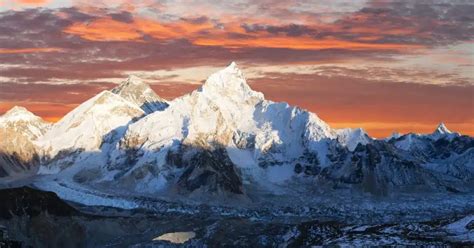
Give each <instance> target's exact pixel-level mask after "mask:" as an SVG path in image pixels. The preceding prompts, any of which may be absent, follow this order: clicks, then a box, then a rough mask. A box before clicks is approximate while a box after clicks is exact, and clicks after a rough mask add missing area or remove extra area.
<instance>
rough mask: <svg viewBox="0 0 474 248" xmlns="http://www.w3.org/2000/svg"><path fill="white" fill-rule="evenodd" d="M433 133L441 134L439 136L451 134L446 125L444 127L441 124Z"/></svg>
mask: <svg viewBox="0 0 474 248" xmlns="http://www.w3.org/2000/svg"><path fill="white" fill-rule="evenodd" d="M434 132H435V133H441V134H450V133H452V132H451V131H450V130H449V129H448V128H447V127H446V125H444V123H443V122H441V123H440V124H439V125H438V127H437V128H436V130H435V131H434Z"/></svg>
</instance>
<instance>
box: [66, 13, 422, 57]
mask: <svg viewBox="0 0 474 248" xmlns="http://www.w3.org/2000/svg"><path fill="white" fill-rule="evenodd" d="M365 31H368V30H365ZM370 31H371V32H375V31H374V30H370ZM394 31H395V30H394ZM396 31H397V32H401V31H399V30H396ZM64 32H66V33H69V34H74V35H78V36H80V37H81V38H83V39H87V40H93V41H143V35H145V34H146V35H149V36H151V37H153V38H156V39H160V40H174V39H183V38H184V39H188V40H189V41H190V42H191V43H193V44H195V45H199V46H220V47H228V48H247V47H265V48H289V49H297V50H302V49H307V50H321V49H348V50H361V49H379V50H401V49H419V48H423V46H421V45H413V44H396V43H370V42H362V41H364V39H360V41H346V40H341V39H337V38H334V37H332V38H324V39H315V38H313V37H310V36H306V35H303V36H287V35H280V34H268V33H264V32H255V33H251V34H249V33H246V31H245V30H244V29H243V28H242V27H241V25H240V23H236V22H232V23H227V24H225V25H224V28H216V27H215V25H214V24H212V23H210V22H208V21H205V22H201V23H193V22H187V21H177V22H173V23H161V22H158V21H154V20H150V19H143V18H142V19H135V20H134V21H133V22H131V23H125V22H120V21H116V20H113V19H111V18H101V19H97V20H94V21H92V22H90V23H75V24H73V25H71V26H69V27H68V28H67V29H66V30H64ZM232 34H238V35H242V36H243V38H240V37H239V38H234V37H232ZM372 37H373V36H370V38H372ZM370 38H369V39H367V40H366V41H371V39H370Z"/></svg>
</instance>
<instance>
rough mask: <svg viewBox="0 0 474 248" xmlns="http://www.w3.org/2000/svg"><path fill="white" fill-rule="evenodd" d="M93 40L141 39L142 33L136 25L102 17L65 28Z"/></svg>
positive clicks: (67, 31)
mask: <svg viewBox="0 0 474 248" xmlns="http://www.w3.org/2000/svg"><path fill="white" fill-rule="evenodd" d="M64 32H65V33H68V34H73V35H78V36H80V37H81V38H83V39H86V40H92V41H141V37H142V34H141V33H140V32H139V30H137V29H136V28H135V27H134V25H132V24H128V23H124V22H119V21H115V20H113V19H112V18H101V19H97V20H95V21H93V22H90V23H74V24H73V25H71V26H69V27H68V28H66V30H64Z"/></svg>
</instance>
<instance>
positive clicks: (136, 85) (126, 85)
mask: <svg viewBox="0 0 474 248" xmlns="http://www.w3.org/2000/svg"><path fill="white" fill-rule="evenodd" d="M149 88H150V86H149V85H148V84H147V83H145V82H144V81H143V79H141V78H139V77H137V76H135V75H130V76H128V78H127V79H126V80H125V81H123V82H122V83H120V84H119V85H117V86H116V87H115V88H113V89H111V90H110V91H111V92H112V93H114V94H118V95H121V94H122V93H124V92H128V93H130V92H133V93H134V94H138V95H140V94H143V93H144V91H146V90H148V89H149Z"/></svg>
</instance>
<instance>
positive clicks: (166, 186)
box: [34, 63, 474, 199]
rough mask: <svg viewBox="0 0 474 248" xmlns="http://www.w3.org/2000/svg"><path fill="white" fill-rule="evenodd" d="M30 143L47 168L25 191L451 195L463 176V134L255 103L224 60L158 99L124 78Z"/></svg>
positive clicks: (467, 168)
mask: <svg viewBox="0 0 474 248" xmlns="http://www.w3.org/2000/svg"><path fill="white" fill-rule="evenodd" d="M157 102H161V103H163V105H159V106H161V107H157V106H158V105H154V103H157ZM164 104H166V106H165V105H164ZM144 106H147V107H146V108H144ZM150 106H152V107H150ZM153 106H154V107H153ZM34 142H35V144H37V145H38V146H40V147H41V151H42V152H41V154H42V157H41V159H42V160H41V161H42V165H41V169H40V174H43V175H44V174H48V181H47V182H41V183H38V185H37V186H38V187H43V188H45V189H48V190H58V189H57V188H55V187H56V186H54V187H53V186H51V185H49V184H48V183H49V182H51V183H53V182H54V184H57V185H62V186H61V187H66V188H67V190H68V192H70V190H71V188H72V189H74V188H76V189H77V188H78V187H80V188H82V189H84V188H87V189H89V190H90V189H94V190H95V191H104V192H109V193H110V192H127V193H128V194H151V195H153V196H156V195H159V196H163V197H169V196H173V197H171V198H172V199H175V197H174V196H176V193H178V195H180V196H191V197H192V196H202V195H213V196H216V195H219V196H221V195H224V196H226V195H229V194H231V195H233V196H236V195H238V196H246V195H248V194H249V193H251V194H254V193H253V192H270V193H276V194H290V193H289V192H293V190H297V191H300V192H301V191H308V192H310V191H312V190H314V189H323V188H325V189H334V188H340V187H346V188H347V187H349V188H355V189H357V190H360V191H367V192H372V193H374V194H387V193H388V192H392V191H399V190H404V189H409V190H412V189H413V187H416V188H422V189H426V190H437V191H439V190H444V191H446V190H448V191H463V190H465V189H466V187H469V185H470V183H471V182H472V180H473V179H474V173H473V168H472V167H473V166H472V163H473V156H472V154H473V152H472V151H473V150H474V139H473V138H471V137H469V136H462V135H460V134H457V133H452V132H450V131H449V130H448V129H447V128H446V126H445V125H440V126H439V127H438V128H437V129H436V130H435V132H434V133H432V134H427V135H419V134H407V135H401V136H399V135H397V136H393V137H391V138H387V139H385V140H376V139H373V138H371V137H369V136H368V135H367V133H366V132H365V131H364V130H362V129H333V128H331V127H330V126H329V125H328V124H327V123H325V122H324V121H323V120H321V119H320V118H319V117H318V116H317V115H316V114H314V113H311V112H309V111H306V110H304V109H301V108H298V107H294V106H290V105H288V104H287V103H277V102H272V101H269V100H266V99H265V97H264V95H263V94H262V93H260V92H256V91H254V90H252V89H251V88H250V86H249V85H248V84H247V82H246V80H245V77H244V75H243V72H242V71H241V70H239V69H238V68H237V65H236V64H235V63H232V64H230V65H229V66H228V67H226V68H225V69H223V70H221V71H218V72H216V73H214V74H213V75H211V76H210V77H209V78H208V79H207V81H206V82H205V83H204V84H203V85H202V86H201V87H200V88H199V89H197V90H195V91H193V92H191V93H190V94H187V95H185V96H182V97H179V98H177V99H175V100H173V101H170V102H164V101H161V98H159V97H158V96H156V94H155V93H153V92H152V90H151V89H150V88H149V87H148V86H147V85H146V84H144V83H143V82H142V81H141V80H139V79H137V78H129V79H127V80H126V81H125V82H124V83H122V84H121V85H120V86H118V87H116V88H115V89H113V90H111V91H104V92H102V93H100V94H98V95H97V96H95V97H93V98H91V99H90V100H88V101H86V102H84V103H83V104H81V105H80V106H78V107H77V108H76V109H74V110H73V111H71V112H70V113H69V114H67V115H66V116H65V117H64V118H63V119H62V120H60V121H59V122H57V123H55V124H54V125H53V126H52V127H51V128H50V129H49V130H48V131H47V132H46V133H45V134H44V135H41V137H39V138H38V139H37V140H35V141H34ZM51 179H54V180H51ZM63 189H64V188H63Z"/></svg>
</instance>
